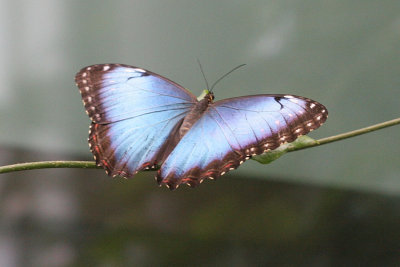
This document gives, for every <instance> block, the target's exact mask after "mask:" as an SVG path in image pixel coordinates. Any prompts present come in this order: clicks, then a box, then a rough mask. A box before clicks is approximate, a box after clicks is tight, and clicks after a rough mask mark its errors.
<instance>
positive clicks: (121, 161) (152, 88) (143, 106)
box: [75, 64, 197, 177]
mask: <svg viewBox="0 0 400 267" xmlns="http://www.w3.org/2000/svg"><path fill="white" fill-rule="evenodd" d="M75 80H76V83H77V86H78V88H79V90H80V92H81V95H82V99H83V103H84V106H85V109H86V112H87V113H88V115H89V117H90V119H91V120H92V125H91V128H90V134H89V145H90V147H91V151H92V153H93V154H94V156H95V159H96V162H97V164H98V165H101V166H103V167H104V168H105V169H106V171H107V173H108V174H110V175H121V176H124V177H129V176H132V175H134V174H135V173H136V172H137V171H139V170H141V169H144V168H147V167H152V166H153V165H155V164H156V163H157V162H156V159H157V157H158V156H159V153H161V152H160V149H161V148H162V147H163V145H164V144H165V143H166V142H167V141H168V138H169V137H170V134H171V132H172V131H173V130H174V129H176V126H177V124H179V123H180V122H181V121H182V119H183V118H184V117H185V115H186V114H187V113H188V111H189V110H190V109H191V108H192V107H193V105H195V103H196V102H197V100H196V97H195V96H194V95H193V94H191V93H190V92H189V91H187V90H186V89H184V88H182V87H181V86H179V85H178V84H176V83H174V82H172V81H170V80H168V79H166V78H164V77H161V76H159V75H157V74H155V73H152V72H149V71H146V70H143V69H140V68H136V67H131V66H127V65H121V64H102V65H93V66H89V67H86V68H84V69H82V70H81V71H80V72H79V73H78V74H77V75H76V78H75Z"/></svg>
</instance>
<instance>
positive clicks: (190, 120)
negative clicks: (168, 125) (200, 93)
mask: <svg viewBox="0 0 400 267" xmlns="http://www.w3.org/2000/svg"><path fill="white" fill-rule="evenodd" d="M210 103H211V100H210V98H208V97H205V98H203V99H202V100H200V101H199V102H197V103H196V105H195V106H193V108H192V109H191V110H190V111H189V113H188V114H187V115H186V117H185V119H184V120H183V122H182V126H181V127H180V129H179V139H181V138H182V137H183V136H184V135H185V134H186V133H187V132H188V131H189V130H190V128H192V126H193V124H195V122H196V121H198V120H199V119H200V117H201V116H202V115H203V113H204V112H205V111H206V109H207V107H208V106H209V105H210Z"/></svg>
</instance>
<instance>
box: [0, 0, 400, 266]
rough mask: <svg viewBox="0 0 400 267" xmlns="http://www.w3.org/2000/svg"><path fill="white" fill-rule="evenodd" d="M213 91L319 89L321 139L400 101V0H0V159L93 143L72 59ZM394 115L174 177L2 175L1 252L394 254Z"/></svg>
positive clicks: (134, 256) (306, 259)
mask: <svg viewBox="0 0 400 267" xmlns="http://www.w3.org/2000/svg"><path fill="white" fill-rule="evenodd" d="M196 58H199V59H200V61H201V62H202V64H203V67H204V69H205V72H206V74H207V77H208V79H209V81H210V82H213V81H215V80H216V79H217V78H219V77H220V76H221V75H222V74H224V73H225V72H226V71H227V70H229V69H231V68H232V67H234V66H237V65H239V64H242V63H246V64H247V66H246V67H244V68H242V69H240V70H238V71H236V72H234V73H233V74H231V75H230V76H229V77H228V78H226V79H224V80H223V82H221V83H220V84H219V85H218V86H217V88H216V89H215V94H216V98H217V100H218V99H222V98H227V97H234V96H240V95H247V94H260V93H279V94H281V93H289V94H296V95H302V96H306V97H310V98H312V99H315V100H317V101H319V102H321V103H323V104H324V105H325V106H326V107H327V108H328V110H329V118H328V121H327V123H326V124H325V125H323V126H322V127H321V128H320V129H318V130H317V131H315V132H312V134H310V136H311V137H313V138H316V139H317V138H322V137H327V136H331V135H335V134H338V133H342V132H345V131H349V130H353V129H358V128H361V127H365V126H368V125H371V124H375V123H379V122H382V121H385V120H389V119H394V118H397V117H399V106H400V105H399V99H400V68H399V66H400V1H398V0H383V1H372V0H363V1H361V0H355V1H344V0H340V1H339V0H337V1H335V0H330V1H329V0H326V1H295V0H291V1H290V0H281V1H261V0H259V1H232V0H231V1H227V0H225V1H210V0H206V1H183V0H182V1H172V0H148V1H137V0H131V1H128V0H126V1H125V0H124V1H105V0H103V1H62V0H60V1H52V0H38V1H7V0H5V1H1V2H0V59H1V60H0V80H1V81H2V82H1V84H0V94H1V97H0V165H6V164H12V163H17V162H24V161H38V160H91V159H92V156H91V154H90V152H89V149H88V145H87V142H86V139H87V131H88V126H89V119H88V118H87V115H86V114H85V112H84V109H83V106H82V103H81V98H80V94H79V92H78V89H77V88H76V87H75V85H74V76H75V74H76V72H77V71H78V70H79V69H81V68H82V67H84V66H87V65H91V64H97V63H125V64H130V65H134V66H138V67H141V68H146V69H149V70H152V71H154V72H156V73H159V74H161V75H163V76H166V77H168V78H170V79H171V80H173V81H175V82H177V83H179V84H181V85H183V86H184V87H186V88H189V89H190V90H191V91H192V92H193V93H194V94H195V95H199V94H200V93H201V91H202V89H204V87H205V84H204V81H203V78H202V76H201V73H200V71H199V67H198V65H197V63H196ZM399 136H400V127H392V128H388V129H384V130H381V131H378V132H374V133H371V134H368V135H364V136H360V137H356V138H353V139H348V140H345V141H341V142H336V143H333V144H329V145H326V146H321V147H317V148H313V149H307V150H302V151H299V152H294V153H289V154H288V155H285V156H284V157H282V158H281V159H279V160H277V161H276V162H274V163H272V164H271V165H261V164H258V163H257V162H253V161H248V162H246V164H244V165H243V166H241V167H240V169H238V170H236V171H233V172H230V173H229V174H227V175H225V176H223V177H222V178H221V179H219V180H218V181H216V182H206V183H204V184H202V185H201V186H200V187H198V188H196V189H190V188H186V187H184V188H179V189H178V190H176V191H174V192H170V191H169V190H167V189H166V188H161V189H160V188H158V187H157V186H156V184H155V182H154V179H153V176H154V173H151V172H146V173H142V174H139V175H137V176H136V177H135V178H134V179H130V180H123V179H120V178H116V179H111V178H109V177H107V176H106V175H105V173H104V172H103V171H102V170H78V169H58V170H54V169H47V170H37V171H28V172H20V173H12V174H7V175H1V176H0V199H1V201H0V266H28V265H29V266H126V265H134V264H135V265H137V266H141V265H147V266H148V265H189V264H190V265H205V266H206V265H214V266H215V265H222V266H227V265H229V266H253V265H261V266H262V265H269V266H271V265H272V266H288V265H297V266H337V265H341V266H343V265H346V266H348V265H359V266H398V261H399V259H400V258H399V255H400V227H399V219H400V198H399V196H400V164H399V160H400V156H399V151H400V139H399Z"/></svg>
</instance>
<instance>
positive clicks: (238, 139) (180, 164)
mask: <svg viewBox="0 0 400 267" xmlns="http://www.w3.org/2000/svg"><path fill="white" fill-rule="evenodd" d="M75 80H76V84H77V86H78V87H79V90H80V92H81V95H82V99H83V104H84V105H85V109H86V112H87V114H88V115H89V117H90V119H91V121H92V124H91V126H90V131H89V146H90V148H91V151H92V153H93V155H94V158H95V160H96V163H97V165H99V166H102V167H103V168H104V169H105V170H106V172H107V174H108V175H112V176H116V175H119V176H123V177H130V176H133V175H135V174H136V173H137V172H138V171H140V170H144V169H149V168H155V167H157V166H160V169H159V170H158V172H157V175H156V180H157V182H158V183H159V184H160V185H162V184H165V185H166V186H167V187H168V188H170V189H175V188H177V187H178V186H179V185H180V184H181V183H187V184H189V185H190V186H196V185H198V184H199V183H201V182H202V181H203V180H204V179H206V178H209V179H216V178H218V177H219V176H221V175H223V174H225V173H226V172H228V171H230V170H233V169H236V168H237V167H238V166H239V165H240V164H242V163H243V162H244V161H246V160H247V159H249V158H251V157H252V156H254V155H259V154H262V153H264V152H266V151H269V150H273V149H275V148H277V147H279V146H280V145H281V144H283V143H286V142H292V141H294V140H295V139H296V138H297V137H299V136H301V135H304V134H306V133H308V132H310V131H311V130H314V129H316V128H318V127H319V126H320V125H321V124H322V123H323V122H325V120H326V119H327V116H328V112H327V110H326V108H325V107H324V106H323V105H321V104H320V103H318V102H316V101H314V100H311V99H308V98H305V97H301V96H294V95H281V94H279V95H278V94H277V95H267V94H264V95H252V96H241V97H235V98H229V99H224V100H220V101H217V102H213V100H214V94H213V92H212V89H211V90H205V94H204V97H203V98H202V99H200V100H198V99H197V98H196V97H195V96H194V95H193V94H192V93H191V92H189V91H188V90H186V89H185V88H183V87H182V86H180V85H178V84H176V83H174V82H172V81H170V80H168V79H167V78H164V77H162V76H160V75H158V74H156V73H153V72H150V71H147V70H144V69H141V68H137V67H132V66H128V65H122V64H100V65H93V66H89V67H86V68H83V69H82V70H81V71H80V72H79V73H78V74H77V75H76V78H75Z"/></svg>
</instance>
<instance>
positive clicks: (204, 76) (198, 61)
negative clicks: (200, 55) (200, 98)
mask: <svg viewBox="0 0 400 267" xmlns="http://www.w3.org/2000/svg"><path fill="white" fill-rule="evenodd" d="M197 63H198V64H199V67H200V71H201V74H203V78H204V81H206V86H207V90H208V91H210V87H209V86H208V81H207V78H206V75H205V74H204V71H203V67H202V66H201V63H200V60H199V59H197Z"/></svg>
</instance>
